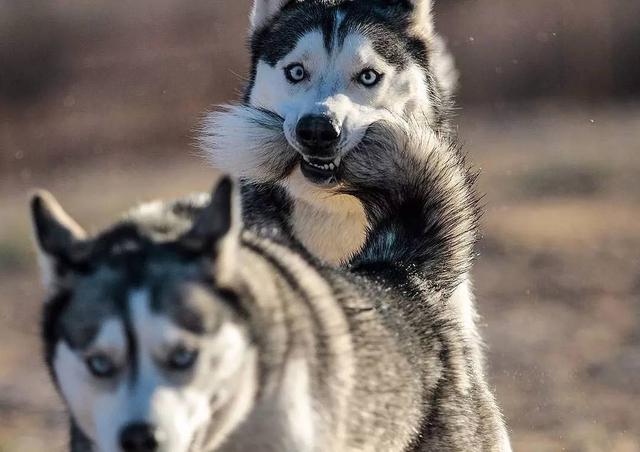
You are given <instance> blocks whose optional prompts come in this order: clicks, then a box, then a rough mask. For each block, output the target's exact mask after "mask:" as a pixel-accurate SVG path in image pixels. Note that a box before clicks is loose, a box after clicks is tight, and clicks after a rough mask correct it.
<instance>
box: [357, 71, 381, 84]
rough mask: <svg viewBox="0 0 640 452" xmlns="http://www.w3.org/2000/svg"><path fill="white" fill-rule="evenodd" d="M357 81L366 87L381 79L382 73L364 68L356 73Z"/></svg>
mask: <svg viewBox="0 0 640 452" xmlns="http://www.w3.org/2000/svg"><path fill="white" fill-rule="evenodd" d="M357 79H358V83H360V84H361V85H364V86H366V87H368V88H370V87H372V86H375V85H377V84H378V82H380V80H382V74H380V73H378V72H376V71H375V70H373V69H365V70H363V71H362V72H360V74H359V75H358V78H357Z"/></svg>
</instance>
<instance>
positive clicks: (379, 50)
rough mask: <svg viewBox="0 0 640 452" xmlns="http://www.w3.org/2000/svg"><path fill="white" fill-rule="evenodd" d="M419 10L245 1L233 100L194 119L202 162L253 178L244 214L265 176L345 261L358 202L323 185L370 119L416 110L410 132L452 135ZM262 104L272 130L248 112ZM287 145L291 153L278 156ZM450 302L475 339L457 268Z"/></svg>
mask: <svg viewBox="0 0 640 452" xmlns="http://www.w3.org/2000/svg"><path fill="white" fill-rule="evenodd" d="M431 8H432V4H431V0H395V1H394V0H350V1H328V0H305V1H295V0H292V1H284V0H255V2H254V8H253V13H252V16H251V53H252V57H251V72H250V77H249V84H248V87H247V91H246V94H245V97H244V104H243V106H242V107H223V108H222V109H221V110H220V111H217V112H214V113H211V114H210V115H209V117H208V118H207V120H206V121H205V124H204V128H203V132H202V134H201V136H200V139H201V144H202V148H203V149H204V151H205V154H206V155H207V157H208V158H209V160H210V161H211V162H212V163H213V165H214V166H216V167H218V168H219V169H221V170H223V171H224V172H226V173H230V174H233V175H235V176H238V177H242V178H244V179H245V181H246V182H247V183H248V184H254V185H253V188H254V189H250V187H248V188H247V190H246V193H245V200H246V204H247V208H246V211H247V212H248V213H252V212H250V211H252V210H253V206H257V207H258V209H260V208H261V206H262V205H264V202H263V201H261V200H260V194H261V193H262V192H263V191H264V190H265V189H266V186H265V184H267V185H269V184H272V183H273V182H278V184H279V185H281V186H284V187H285V189H286V190H287V192H288V194H289V196H291V197H292V199H293V206H292V209H291V216H290V219H289V223H290V225H291V228H292V230H293V233H294V234H295V235H296V237H297V238H298V239H299V240H300V241H301V242H302V243H303V244H304V245H305V246H306V247H307V249H308V250H310V251H311V252H312V253H313V254H315V255H316V256H318V257H320V258H322V259H323V260H325V261H326V262H328V263H332V264H337V263H341V262H346V261H347V260H348V259H349V258H350V257H351V256H353V255H354V253H356V252H357V251H358V250H360V249H361V247H362V245H363V244H364V240H365V232H366V230H367V228H368V227H369V225H368V223H367V218H366V215H365V211H364V209H363V206H362V204H361V203H360V202H359V201H358V200H357V199H356V198H354V197H352V196H347V195H340V194H336V192H335V190H333V188H335V186H336V185H339V184H341V183H343V182H344V181H343V180H341V174H342V173H341V172H340V164H341V161H342V160H343V159H344V158H345V157H346V156H347V155H349V153H350V152H352V150H353V149H354V148H355V147H356V146H357V145H358V144H359V143H360V142H361V141H362V140H363V139H364V138H365V137H366V135H367V131H368V130H369V129H370V127H371V125H372V124H375V123H376V122H378V121H380V120H389V119H391V120H395V119H397V118H401V119H405V120H406V119H407V118H419V119H420V121H413V126H414V127H416V128H417V129H423V128H427V129H429V130H432V131H435V132H436V133H439V134H441V135H451V134H452V126H451V116H452V105H453V101H452V96H453V91H454V89H455V85H456V79H457V75H456V71H455V69H454V66H453V60H452V58H451V56H450V55H449V53H448V52H447V51H446V49H445V46H444V44H443V41H442V40H441V38H440V37H439V36H438V35H437V34H436V33H435V31H434V27H433V17H432V13H431ZM247 107H251V108H247ZM256 110H260V111H258V112H256ZM263 111H265V112H269V113H271V114H272V115H273V118H274V119H273V121H272V122H269V124H267V125H268V126H271V125H273V124H275V127H266V128H263V126H265V123H264V122H263V121H260V120H258V121H255V120H254V119H255V118H254V115H256V114H257V115H258V116H259V117H262V112H263ZM415 133H418V134H421V133H423V132H422V131H420V130H416V132H415ZM265 143H268V146H265ZM280 145H282V146H284V148H282V147H280ZM267 148H268V149H269V154H265V149H267ZM290 148H293V149H294V150H295V151H297V156H298V158H297V159H294V160H293V161H291V160H287V159H283V158H282V155H285V154H286V153H287V152H288V150H289V149H290ZM265 159H266V160H268V164H266V165H265V164H264V162H265ZM451 303H452V304H453V305H455V306H456V307H457V309H458V310H459V315H460V317H461V319H463V321H464V322H465V324H466V325H467V330H468V331H469V334H470V336H472V337H474V339H475V340H476V341H477V340H478V337H477V333H476V325H475V323H476V320H475V317H476V314H475V307H474V301H473V294H472V289H471V283H470V280H469V278H468V277H465V278H463V279H462V282H461V283H460V285H459V287H458V288H457V290H456V291H455V293H454V294H453V296H452V298H451Z"/></svg>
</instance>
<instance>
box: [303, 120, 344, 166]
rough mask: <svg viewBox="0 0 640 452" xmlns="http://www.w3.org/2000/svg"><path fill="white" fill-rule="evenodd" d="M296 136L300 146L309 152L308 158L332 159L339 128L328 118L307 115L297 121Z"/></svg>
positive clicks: (338, 136) (338, 137)
mask: <svg viewBox="0 0 640 452" xmlns="http://www.w3.org/2000/svg"><path fill="white" fill-rule="evenodd" d="M296 135H297V136H298V141H299V142H300V144H302V145H303V146H304V147H305V148H306V149H307V150H308V151H310V153H309V156H310V157H332V156H333V152H332V151H333V148H334V147H335V145H336V144H337V143H338V140H339V139H340V128H339V127H338V125H336V124H335V122H334V121H332V120H331V118H329V117H328V116H325V115H307V116H303V117H302V118H301V119H300V121H298V125H297V126H296ZM327 151H329V152H327Z"/></svg>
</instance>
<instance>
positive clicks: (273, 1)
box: [251, 0, 288, 32]
mask: <svg viewBox="0 0 640 452" xmlns="http://www.w3.org/2000/svg"><path fill="white" fill-rule="evenodd" d="M287 3H288V0H254V1H253V10H252V11H251V32H254V31H256V30H259V29H260V28H262V27H264V26H265V25H266V24H267V23H268V22H269V20H271V19H272V18H273V17H274V16H275V15H276V14H278V13H279V12H280V11H281V10H282V8H284V6H285V5H286V4H287Z"/></svg>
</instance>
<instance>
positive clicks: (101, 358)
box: [86, 355, 118, 378]
mask: <svg viewBox="0 0 640 452" xmlns="http://www.w3.org/2000/svg"><path fill="white" fill-rule="evenodd" d="M86 362H87V367H88V368H89V371H90V372H91V373H92V374H93V376H94V377H97V378H112V377H114V376H115V375H116V374H117V373H118V368H117V366H116V364H115V363H114V362H113V360H112V359H111V358H109V357H108V356H106V355H94V356H90V357H89V358H87V361H86Z"/></svg>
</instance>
